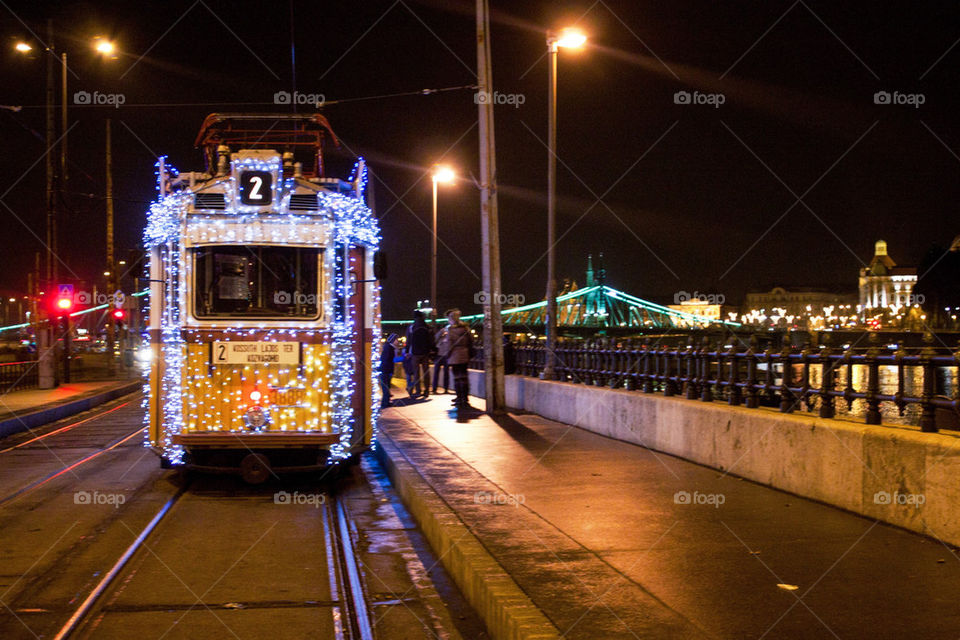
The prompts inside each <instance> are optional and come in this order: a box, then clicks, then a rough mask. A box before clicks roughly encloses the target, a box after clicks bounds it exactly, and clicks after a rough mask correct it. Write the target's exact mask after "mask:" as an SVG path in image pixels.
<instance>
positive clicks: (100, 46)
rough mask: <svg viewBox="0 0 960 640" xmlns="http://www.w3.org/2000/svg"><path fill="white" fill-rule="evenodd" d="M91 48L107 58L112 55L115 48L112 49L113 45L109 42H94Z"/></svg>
mask: <svg viewBox="0 0 960 640" xmlns="http://www.w3.org/2000/svg"><path fill="white" fill-rule="evenodd" d="M93 48H94V49H96V50H97V52H98V53H102V54H103V55H105V56H109V55H110V54H112V53H113V51H114V49H115V48H116V47H114V45H113V43H112V42H110V41H109V40H95V41H94V43H93Z"/></svg>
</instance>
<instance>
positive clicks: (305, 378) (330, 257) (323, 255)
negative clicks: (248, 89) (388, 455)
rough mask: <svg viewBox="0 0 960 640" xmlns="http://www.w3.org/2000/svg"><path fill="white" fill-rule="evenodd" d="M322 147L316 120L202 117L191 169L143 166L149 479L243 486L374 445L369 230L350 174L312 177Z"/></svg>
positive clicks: (375, 264)
mask: <svg viewBox="0 0 960 640" xmlns="http://www.w3.org/2000/svg"><path fill="white" fill-rule="evenodd" d="M325 143H333V144H336V143H337V139H336V136H335V135H334V133H333V130H332V129H331V128H330V125H329V123H328V121H327V120H326V119H325V118H324V117H323V116H322V115H320V114H316V113H314V114H308V115H296V114H212V115H210V116H208V117H207V118H206V120H205V121H204V123H203V125H202V127H201V129H200V133H199V135H198V137H197V140H196V144H197V146H198V147H199V148H200V149H201V150H202V152H203V156H204V160H205V170H204V171H202V172H191V173H178V172H177V171H176V170H175V169H173V168H172V167H171V166H170V165H169V163H168V162H167V161H166V159H165V158H161V159H160V160H159V161H158V163H157V175H158V185H159V195H158V198H157V200H156V201H155V202H154V203H153V204H152V205H151V207H150V211H149V214H148V220H147V227H146V230H145V232H144V243H145V245H146V248H147V251H148V252H149V280H150V298H149V299H150V303H149V329H148V336H147V337H146V339H148V340H149V348H150V350H151V355H152V358H151V362H150V369H149V378H148V381H147V383H146V385H145V386H146V388H145V391H146V394H145V398H146V400H145V408H146V416H147V418H146V419H147V446H149V447H150V448H151V449H152V450H154V451H155V452H156V453H157V454H158V455H159V456H160V459H161V464H162V465H163V466H164V467H182V468H186V469H195V470H200V471H211V472H226V473H231V472H232V473H239V474H241V475H242V476H243V478H244V479H245V480H247V481H248V482H251V483H257V482H262V481H264V480H266V479H267V478H269V477H271V476H272V475H276V474H279V473H281V472H308V471H313V470H320V469H324V468H326V467H329V466H330V465H334V464H338V463H341V462H344V461H347V460H349V459H351V458H352V457H354V456H356V455H357V454H358V453H359V452H360V451H362V450H363V449H365V448H367V447H369V446H370V445H371V444H373V443H374V442H375V439H376V433H375V428H376V421H377V417H378V413H379V406H380V402H379V394H380V390H379V386H378V384H377V379H376V371H375V367H374V366H373V362H374V361H375V358H376V354H375V351H376V350H377V348H378V345H379V340H380V298H379V291H380V287H379V279H380V278H382V277H383V273H382V271H383V269H384V268H385V267H384V265H383V264H382V263H381V258H380V255H379V253H378V251H377V250H378V245H379V241H380V231H379V227H378V224H377V219H376V217H375V216H374V214H373V212H372V211H371V209H370V208H369V207H368V206H367V205H366V203H365V195H364V194H365V187H366V174H367V172H366V167H365V164H364V161H363V160H362V159H360V160H358V161H357V162H356V164H355V166H354V169H353V174H352V175H351V176H350V178H349V179H347V180H342V179H338V178H331V177H327V176H326V175H325V174H324V157H323V147H324V144H325Z"/></svg>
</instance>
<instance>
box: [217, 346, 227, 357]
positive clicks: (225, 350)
mask: <svg viewBox="0 0 960 640" xmlns="http://www.w3.org/2000/svg"><path fill="white" fill-rule="evenodd" d="M217 347H218V348H219V349H220V353H218V354H217V360H226V359H227V358H226V352H227V347H226V345H222V344H218V345H217Z"/></svg>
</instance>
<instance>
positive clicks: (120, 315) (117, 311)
mask: <svg viewBox="0 0 960 640" xmlns="http://www.w3.org/2000/svg"><path fill="white" fill-rule="evenodd" d="M125 315H126V314H125V313H124V312H123V309H114V310H113V317H114V318H116V319H117V320H123V316H125Z"/></svg>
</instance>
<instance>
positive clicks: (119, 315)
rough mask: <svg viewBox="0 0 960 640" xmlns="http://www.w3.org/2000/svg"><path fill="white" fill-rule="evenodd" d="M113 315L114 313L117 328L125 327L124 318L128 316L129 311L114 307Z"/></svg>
mask: <svg viewBox="0 0 960 640" xmlns="http://www.w3.org/2000/svg"><path fill="white" fill-rule="evenodd" d="M111 315H113V322H114V324H115V325H116V327H117V329H123V320H124V318H126V317H127V312H126V311H124V310H123V309H114V310H113V313H112V314H111Z"/></svg>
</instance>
